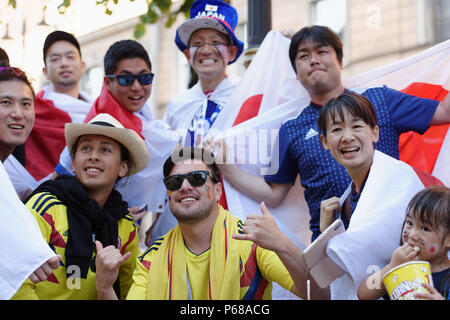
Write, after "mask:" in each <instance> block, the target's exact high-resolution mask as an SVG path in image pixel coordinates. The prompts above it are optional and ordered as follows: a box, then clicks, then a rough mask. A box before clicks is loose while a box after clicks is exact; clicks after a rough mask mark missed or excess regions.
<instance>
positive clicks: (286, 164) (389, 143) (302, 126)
mask: <svg viewBox="0 0 450 320" xmlns="http://www.w3.org/2000/svg"><path fill="white" fill-rule="evenodd" d="M361 94H362V95H364V96H365V97H366V98H367V99H368V100H369V101H370V102H371V103H372V105H373V106H374V109H375V111H376V114H377V119H378V126H379V127H380V137H379V141H378V143H377V144H376V146H375V147H376V149H377V150H379V151H381V152H383V153H385V154H387V155H389V156H391V157H393V158H395V159H398V158H399V150H398V143H399V136H400V134H401V133H404V132H408V131H416V132H418V133H420V134H423V133H425V131H426V130H427V129H428V127H429V124H430V121H431V118H432V117H433V115H434V113H435V111H436V108H437V106H438V104H439V101H435V100H430V99H424V98H417V97H415V96H411V95H408V94H404V93H402V92H400V91H397V90H393V89H390V88H387V87H386V86H383V87H374V88H369V89H367V90H365V91H364V92H362V93H361ZM320 110H321V106H320V105H317V104H314V103H311V104H310V105H309V106H308V107H306V108H305V109H304V110H303V111H302V112H301V113H300V115H299V116H298V117H297V118H295V119H292V120H288V121H286V122H285V123H284V124H283V125H282V126H281V128H280V132H279V157H280V159H279V162H278V163H279V170H278V172H277V173H276V174H274V175H267V176H265V181H266V182H268V183H278V184H294V183H295V180H296V178H297V175H298V174H300V182H301V184H302V186H303V188H305V200H306V202H307V204H308V207H309V213H310V215H311V220H310V229H311V231H312V233H313V236H312V240H314V239H316V238H317V237H318V236H319V234H320V228H319V224H320V221H319V220H320V202H321V201H322V200H326V199H329V198H331V197H340V196H341V195H342V194H343V193H344V192H345V190H346V189H347V187H348V186H349V184H350V182H351V179H350V177H349V176H348V174H347V172H346V170H345V168H344V167H343V166H341V165H340V164H339V163H338V162H337V161H336V160H335V159H334V158H333V156H332V155H331V153H330V152H329V151H327V150H325V149H324V148H323V146H322V143H321V142H320V138H319V128H318V124H317V120H318V118H319V114H320ZM272 161H274V160H272Z"/></svg>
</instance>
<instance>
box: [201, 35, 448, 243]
mask: <svg viewBox="0 0 450 320" xmlns="http://www.w3.org/2000/svg"><path fill="white" fill-rule="evenodd" d="M289 44H290V40H289V39H287V38H285V37H283V36H282V35H281V34H279V33H278V32H276V31H271V32H270V33H268V35H267V36H266V38H265V40H264V42H263V43H262V45H261V47H260V48H259V50H258V52H257V54H256V55H255V57H254V59H253V60H252V63H251V64H250V66H249V68H248V70H247V71H246V73H245V74H244V77H243V78H242V80H241V82H240V84H239V87H238V89H237V90H236V91H235V93H234V95H233V97H232V98H231V99H230V101H229V104H230V105H232V106H233V105H241V106H242V107H241V108H240V109H239V108H234V109H237V111H235V112H234V113H228V114H225V113H224V114H221V115H219V117H218V119H217V120H216V121H224V122H227V123H229V124H230V126H231V125H232V124H234V123H238V122H239V121H238V120H239V115H240V114H242V113H244V110H245V109H246V108H247V104H248V103H251V102H252V101H260V103H261V105H260V107H259V109H258V112H257V116H256V117H254V118H251V119H250V120H247V121H244V122H241V123H239V124H237V125H235V126H234V127H232V128H230V129H228V130H226V131H224V132H221V133H219V134H216V135H215V136H214V137H215V139H216V140H217V139H225V141H226V142H227V145H232V149H233V150H231V152H232V157H233V160H234V162H235V163H237V164H238V165H239V166H240V167H241V168H242V169H243V170H245V171H247V172H250V173H252V174H256V175H264V174H273V173H274V172H273V171H274V170H277V156H278V154H277V152H278V150H277V148H278V145H277V141H276V140H277V139H276V138H272V137H271V135H273V136H276V135H277V130H278V129H279V128H280V126H281V124H282V123H283V122H285V121H286V120H289V119H292V118H294V117H297V116H298V115H299V114H300V113H301V112H302V110H303V108H304V107H306V106H307V105H308V104H309V101H310V99H309V96H308V94H307V92H306V90H305V89H304V88H303V87H302V86H301V84H300V82H299V81H297V80H296V76H295V74H294V71H293V69H292V66H291V64H290V60H289V56H288V49H289ZM343 82H344V85H345V87H346V88H350V89H352V88H363V87H366V88H367V87H372V86H379V85H387V86H388V87H391V88H393V89H397V90H401V91H403V92H406V93H408V94H412V95H416V96H420V97H427V98H432V99H437V100H443V99H444V97H445V96H446V94H447V92H448V90H449V88H450V40H448V41H446V42H443V43H441V44H438V45H436V46H434V47H432V48H430V49H428V50H425V51H423V52H420V53H418V54H416V55H414V56H411V57H409V58H406V59H403V60H400V61H398V62H395V63H393V64H390V65H386V66H383V67H381V68H378V69H375V70H373V71H369V72H367V73H364V74H361V75H357V76H354V77H351V78H348V79H344V81H343ZM230 109H232V108H230ZM224 110H226V108H224ZM224 127H226V126H224ZM272 130H273V133H272V132H270V131H272ZM212 134H213V133H211V134H210V135H212ZM244 137H245V138H244ZM227 152H228V153H229V152H230V150H228V151H227ZM265 152H266V153H265ZM252 155H253V156H255V155H257V156H256V158H255V157H254V158H253V159H251V156H252ZM269 159H271V160H272V163H270V164H269V161H268V160H269ZM400 159H401V160H403V161H405V162H407V163H409V164H410V165H412V166H414V167H418V168H419V169H421V170H423V171H425V172H427V173H432V174H433V175H435V176H436V177H438V178H439V179H440V180H441V181H443V182H444V184H446V185H450V132H449V130H448V126H439V127H432V128H430V129H429V130H428V131H427V132H426V133H425V134H424V135H423V136H420V135H418V134H415V133H405V134H403V135H402V136H401V140H400ZM255 161H256V162H257V164H256V165H255V164H249V162H252V163H253V162H255ZM224 184H225V192H226V196H227V201H228V208H229V210H230V211H231V212H235V213H237V212H242V213H243V214H244V215H246V214H247V213H255V212H259V204H258V203H257V202H256V201H254V200H252V199H250V198H248V197H246V196H245V195H243V194H242V193H241V192H240V191H238V190H236V189H234V188H233V187H232V186H231V185H229V184H228V183H227V181H224ZM299 195H300V196H299ZM271 212H272V213H273V214H274V216H275V217H277V218H278V219H279V221H281V222H282V223H283V224H285V225H286V226H288V227H289V230H291V231H292V232H295V233H296V235H297V236H298V238H299V239H300V240H301V241H303V243H304V244H308V243H309V242H310V231H309V229H308V225H309V219H310V216H309V214H308V208H307V205H306V202H305V200H304V198H303V189H302V187H301V185H300V183H299V182H298V179H297V181H296V184H295V186H294V187H293V188H291V190H290V192H289V193H288V196H287V198H286V199H285V200H284V202H283V203H282V204H280V205H279V206H277V208H274V209H271Z"/></svg>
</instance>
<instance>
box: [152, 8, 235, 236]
mask: <svg viewBox="0 0 450 320" xmlns="http://www.w3.org/2000/svg"><path fill="white" fill-rule="evenodd" d="M237 23H238V14H237V11H236V9H235V8H234V7H232V6H231V5H229V4H227V3H225V2H223V1H220V0H197V1H195V2H194V3H193V4H192V6H191V10H190V19H188V20H187V21H185V22H184V23H183V24H181V25H180V26H179V27H178V29H177V32H176V38H175V44H176V45H177V47H178V49H179V50H180V51H181V52H183V54H184V55H185V56H186V59H187V61H188V62H189V65H190V66H191V67H192V69H193V70H194V71H195V72H196V74H197V75H198V79H199V80H198V82H197V83H196V84H195V85H194V86H193V87H192V88H190V89H188V90H187V91H185V92H183V93H182V94H180V95H178V96H176V97H175V98H173V99H172V100H171V101H169V104H168V105H167V111H166V114H165V117H164V119H165V120H166V121H167V123H168V124H169V126H170V127H171V128H172V129H174V130H175V129H183V130H187V132H186V136H185V142H184V145H185V146H194V147H198V146H201V145H202V142H203V140H204V138H205V136H206V134H207V133H208V131H209V130H210V129H211V128H214V129H219V130H224V129H227V128H218V126H217V125H216V124H215V121H216V119H217V117H218V116H219V114H220V112H221V111H222V109H223V108H224V106H225V104H226V103H227V102H228V100H229V98H230V97H231V95H232V94H233V92H234V90H235V88H236V85H237V82H238V80H239V79H236V78H234V79H232V78H230V77H229V76H228V75H227V66H228V65H230V64H232V63H234V62H236V60H237V59H238V58H239V56H240V55H241V54H242V52H243V49H244V44H243V43H242V42H241V41H240V40H239V39H238V38H237V37H236V35H235V33H234V30H235V29H236V26H237ZM175 225H176V220H175V219H174V217H173V216H172V215H171V214H170V212H168V213H167V214H163V215H162V216H161V217H160V218H159V220H158V221H157V223H156V224H155V225H154V228H153V230H152V240H154V239H157V238H159V237H160V236H161V235H163V234H165V233H166V232H167V231H169V230H170V229H171V228H173V227H174V226H175Z"/></svg>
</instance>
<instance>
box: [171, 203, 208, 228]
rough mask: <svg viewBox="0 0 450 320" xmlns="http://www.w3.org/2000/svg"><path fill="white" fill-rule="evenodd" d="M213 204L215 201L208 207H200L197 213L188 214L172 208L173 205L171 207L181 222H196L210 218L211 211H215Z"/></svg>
mask: <svg viewBox="0 0 450 320" xmlns="http://www.w3.org/2000/svg"><path fill="white" fill-rule="evenodd" d="M213 206H214V203H212V204H211V205H210V206H208V207H206V208H200V209H199V210H198V211H197V212H196V213H195V214H188V215H186V214H183V213H179V212H177V211H176V210H175V211H174V210H173V209H172V206H171V207H170V211H171V212H172V214H173V215H174V217H175V218H176V219H177V220H178V222H179V223H183V224H195V223H197V222H200V221H202V220H205V219H206V218H208V217H209V216H210V215H211V212H212V211H213Z"/></svg>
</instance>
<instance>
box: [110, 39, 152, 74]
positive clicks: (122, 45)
mask: <svg viewBox="0 0 450 320" xmlns="http://www.w3.org/2000/svg"><path fill="white" fill-rule="evenodd" d="M135 58H141V59H143V60H144V61H145V63H147V66H148V68H149V69H150V70H152V63H151V62H150V58H149V56H148V53H147V50H145V48H144V47H143V46H142V45H141V44H140V43H139V42H137V41H135V40H120V41H117V42H114V43H113V44H112V45H111V47H109V49H108V51H107V52H106V54H105V57H104V59H103V66H104V69H105V75H109V74H114V72H116V71H117V68H118V66H119V62H120V61H121V60H124V59H135Z"/></svg>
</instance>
